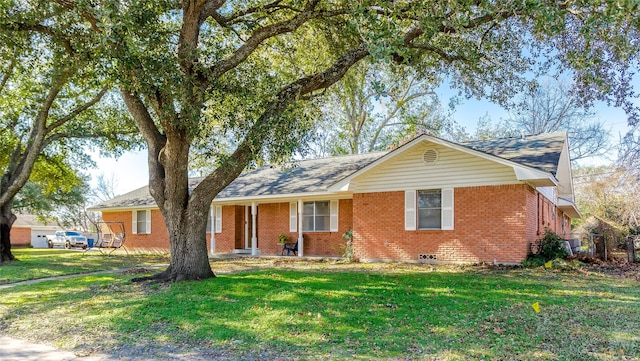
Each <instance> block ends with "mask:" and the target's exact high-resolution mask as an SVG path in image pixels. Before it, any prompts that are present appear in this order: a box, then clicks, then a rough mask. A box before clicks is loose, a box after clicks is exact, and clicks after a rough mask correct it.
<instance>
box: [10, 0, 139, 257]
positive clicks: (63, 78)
mask: <svg viewBox="0 0 640 361" xmlns="http://www.w3.org/2000/svg"><path fill="white" fill-rule="evenodd" d="M56 7H57V6H56ZM56 15H59V11H58V10H56V9H54V8H51V7H46V6H44V7H42V6H36V5H35V4H31V3H29V2H22V1H18V2H13V1H0V263H2V262H4V261H10V260H13V259H14V256H13V254H12V252H11V240H10V231H11V227H12V225H13V223H14V221H15V219H16V216H15V214H14V212H13V207H14V204H15V203H16V202H17V203H18V204H17V206H18V208H26V209H29V208H32V207H27V206H25V204H29V203H31V204H32V203H34V202H35V201H36V200H34V199H28V198H29V196H30V195H31V194H33V193H32V192H31V191H32V190H33V189H34V187H35V188H37V189H39V190H40V191H42V192H44V193H45V194H48V195H54V194H60V193H61V192H63V193H64V192H65V191H69V190H71V188H73V187H74V186H77V185H78V184H80V183H81V179H80V178H79V177H78V176H77V174H76V172H77V171H76V169H78V168H79V167H80V166H86V165H87V163H88V162H90V161H89V160H88V158H87V157H86V155H85V154H84V152H83V151H82V149H83V146H84V145H85V144H87V142H86V140H87V139H93V140H94V144H96V145H98V144H99V145H100V146H101V147H102V148H103V149H105V151H106V150H107V149H115V148H114V147H125V148H127V147H129V145H130V144H131V142H130V141H131V139H132V138H131V137H123V135H127V134H135V133H134V132H133V131H134V130H135V127H134V126H133V124H132V122H130V121H128V119H130V118H129V117H127V116H123V113H122V112H121V111H118V108H120V109H122V108H123V107H122V106H120V107H118V106H117V101H115V102H112V103H110V105H108V106H104V107H100V108H97V107H96V105H97V104H98V103H99V102H100V101H101V100H104V98H105V94H107V91H108V89H109V87H110V82H109V80H108V78H107V77H105V76H101V75H100V73H104V72H102V71H101V70H100V69H101V66H102V65H101V64H98V63H96V62H95V61H94V59H95V55H96V54H95V53H92V52H91V51H90V50H89V49H90V48H92V47H87V44H86V43H84V41H85V40H86V39H85V38H84V37H83V36H82V34H83V32H82V30H81V28H74V27H73V23H74V21H73V19H68V18H66V19H65V18H63V17H59V16H56ZM52 17H56V21H50V19H51V18H52ZM104 74H107V73H104ZM111 85H112V84H111ZM115 100H119V99H118V98H115ZM120 103H121V101H120ZM125 115H126V114H125ZM29 181H31V182H32V185H33V186H34V187H30V188H29V189H24V187H25V185H27V184H29V183H28V182H29ZM23 189H24V191H23ZM21 191H23V194H22V197H21V198H20V197H18V196H19V195H20V194H19V192H21ZM17 197H18V198H17Z"/></svg>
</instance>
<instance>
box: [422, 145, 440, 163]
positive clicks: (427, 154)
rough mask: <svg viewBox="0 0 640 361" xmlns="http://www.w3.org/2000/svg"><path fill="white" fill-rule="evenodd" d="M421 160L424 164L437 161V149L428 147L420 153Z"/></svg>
mask: <svg viewBox="0 0 640 361" xmlns="http://www.w3.org/2000/svg"><path fill="white" fill-rule="evenodd" d="M422 161H423V162H424V163H425V164H435V163H436V162H437V161H438V151H437V150H435V149H433V148H429V149H427V150H425V151H424V153H422Z"/></svg>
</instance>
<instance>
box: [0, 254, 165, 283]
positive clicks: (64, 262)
mask: <svg viewBox="0 0 640 361" xmlns="http://www.w3.org/2000/svg"><path fill="white" fill-rule="evenodd" d="M11 251H12V253H13V255H14V256H15V257H16V258H17V259H18V261H14V262H10V263H6V264H4V265H2V266H0V285H2V284H7V283H15V282H20V281H27V280H33V279H38V278H46V277H54V276H64V275H70V274H78V273H87V272H95V271H104V270H111V269H119V268H129V267H134V266H144V265H152V264H157V263H169V256H168V255H166V254H160V253H158V254H139V253H136V254H131V255H127V254H126V253H124V251H118V253H117V254H113V255H111V256H109V257H107V256H105V255H102V254H101V253H100V252H96V251H89V252H84V251H82V250H79V249H78V250H65V249H57V248H54V249H48V248H46V249H41V248H40V249H38V248H16V249H12V250H11Z"/></svg>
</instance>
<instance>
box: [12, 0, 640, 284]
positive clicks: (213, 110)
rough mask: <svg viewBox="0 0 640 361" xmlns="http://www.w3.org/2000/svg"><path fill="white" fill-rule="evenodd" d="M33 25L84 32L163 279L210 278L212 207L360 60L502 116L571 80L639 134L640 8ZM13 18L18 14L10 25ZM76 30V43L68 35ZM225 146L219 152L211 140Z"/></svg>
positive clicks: (238, 11) (412, 9) (531, 6)
mask: <svg viewBox="0 0 640 361" xmlns="http://www.w3.org/2000/svg"><path fill="white" fill-rule="evenodd" d="M32 6H33V7H34V8H38V7H43V8H45V9H47V11H43V12H44V13H48V14H51V15H50V16H49V17H48V18H47V19H46V20H42V21H41V22H39V23H38V24H51V23H58V22H60V21H61V20H62V19H67V18H73V19H77V23H76V24H74V26H72V27H69V28H71V29H82V31H84V30H85V29H86V30H88V29H90V30H93V32H94V34H93V35H92V36H90V37H87V39H85V41H88V42H94V45H96V46H97V45H99V44H106V45H108V46H109V48H108V49H105V53H104V61H105V63H106V64H108V65H109V69H110V70H112V71H113V72H114V73H116V74H117V78H118V79H119V80H120V82H119V85H120V89H121V93H122V96H123V98H124V100H125V103H126V104H127V107H128V108H129V111H130V113H131V114H132V116H133V118H134V119H135V121H136V123H137V125H138V127H139V129H140V131H141V132H142V135H143V136H144V138H145V141H146V143H147V145H148V151H149V157H148V159H149V174H150V180H149V187H150V192H151V195H152V196H153V198H154V199H155V201H156V203H157V205H158V207H159V209H160V211H161V212H162V214H163V216H164V219H165V223H166V225H167V229H168V235H169V239H170V243H171V254H172V257H171V263H170V265H169V267H168V268H167V270H166V271H165V272H163V273H161V274H159V275H158V277H157V278H161V279H171V280H181V279H201V278H206V277H212V276H214V275H213V272H212V271H211V268H210V265H209V262H208V259H207V248H206V242H205V229H206V218H207V217H206V215H207V214H208V211H209V207H210V204H211V201H212V200H213V198H214V197H215V195H216V194H218V192H220V190H222V189H223V188H224V187H225V186H226V185H228V184H229V183H230V182H231V181H232V180H233V179H235V178H236V177H237V176H238V175H239V174H240V172H242V170H243V169H245V167H247V165H249V164H251V163H252V162H255V161H256V159H266V160H268V161H272V162H273V161H279V160H283V159H286V158H287V157H288V156H289V154H290V153H291V152H293V151H295V150H298V149H299V147H300V145H301V144H304V142H305V141H306V140H308V138H307V137H308V134H309V130H310V129H311V128H312V125H313V118H312V115H314V112H315V110H316V109H317V108H316V109H314V107H313V106H310V105H313V99H314V98H315V97H317V96H318V95H320V94H321V92H322V91H323V90H324V89H326V88H328V87H330V86H331V85H333V84H334V83H336V82H338V81H339V80H340V79H341V78H342V77H343V76H344V75H345V74H346V72H347V71H348V70H349V68H351V67H352V66H354V65H356V64H357V63H359V62H360V61H361V60H363V59H365V58H370V59H372V60H373V61H374V62H376V61H377V62H382V63H386V62H395V63H396V64H399V65H403V66H409V67H411V68H413V70H414V71H416V72H417V73H422V74H430V73H431V74H433V73H436V74H444V75H446V77H447V79H448V80H449V83H450V84H451V85H452V86H453V87H455V88H458V89H461V90H462V91H463V92H464V93H465V94H467V95H469V96H475V97H478V98H486V99H490V100H492V101H495V102H498V103H501V104H504V103H507V102H508V100H509V99H511V98H513V96H514V95H515V94H517V93H518V92H521V91H523V90H524V89H526V88H527V87H529V85H530V82H531V80H530V79H531V76H534V77H535V76H538V75H541V74H546V73H548V72H570V75H571V76H572V78H573V83H574V85H575V89H576V91H577V92H576V94H578V95H579V96H580V98H581V99H583V101H586V102H589V101H593V100H594V99H600V100H605V101H611V102H616V101H617V102H620V104H622V105H623V106H624V107H625V108H626V110H627V111H628V114H629V115H630V118H631V119H637V109H635V108H634V107H633V105H632V104H631V103H630V99H629V98H630V97H632V96H633V93H632V88H631V87H629V79H630V78H629V76H628V72H627V70H628V69H630V68H633V67H637V66H638V47H639V42H638V29H639V23H638V22H639V21H640V19H639V18H638V17H637V16H635V15H634V14H636V13H637V12H638V4H637V3H635V2H632V1H613V2H609V1H607V2H605V1H602V2H600V1H595V2H587V3H583V2H546V1H541V2H537V1H527V2H521V1H518V2H510V1H507V2H434V1H393V2H379V1H367V0H365V1H359V2H356V3H354V2H352V1H342V0H338V1H323V0H288V1H287V0H272V1H259V0H252V1H246V2H239V1H225V0H183V1H180V2H176V1H158V2H154V3H146V2H129V1H112V0H91V1H88V0H51V1H50V2H42V1H41V2H34V3H33V4H32ZM16 11H18V12H20V11H21V10H20V9H18V10H16ZM76 31H80V30H76ZM203 136H207V137H208V138H209V139H211V148H212V149H219V150H221V151H220V152H219V153H218V152H215V154H211V155H212V156H213V157H214V159H215V163H214V164H215V165H216V167H215V169H214V170H213V171H212V172H211V173H209V174H206V175H205V176H204V178H203V179H202V181H201V182H200V183H199V184H198V185H197V186H196V187H195V188H194V189H192V190H190V189H189V182H188V169H189V153H190V151H191V145H192V144H193V143H194V140H196V139H200V138H201V137H203ZM216 139H218V141H219V142H221V143H225V144H224V146H220V144H217V143H216V142H215V140H216Z"/></svg>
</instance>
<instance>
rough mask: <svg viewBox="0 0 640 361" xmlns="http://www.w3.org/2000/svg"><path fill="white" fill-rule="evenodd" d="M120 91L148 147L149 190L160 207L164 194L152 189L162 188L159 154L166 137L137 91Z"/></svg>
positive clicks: (162, 173)
mask: <svg viewBox="0 0 640 361" xmlns="http://www.w3.org/2000/svg"><path fill="white" fill-rule="evenodd" d="M120 93H121V94H122V98H123V99H124V102H125V104H126V105H127V108H128V109H129V112H130V113H131V116H132V117H133V119H134V120H135V122H136V124H137V125H138V129H140V132H141V133H142V136H143V137H144V139H145V140H146V142H147V146H148V147H149V150H148V154H149V158H148V160H147V162H148V164H149V185H150V187H149V190H150V192H151V195H152V196H153V198H154V199H155V200H156V202H158V207H160V208H161V209H162V206H163V203H164V200H165V197H164V194H155V193H154V190H155V189H163V188H164V187H163V186H162V184H163V183H164V177H165V171H164V166H163V165H162V163H161V162H160V154H161V152H162V149H164V146H165V145H166V142H167V139H166V137H165V136H164V135H162V133H160V131H159V130H158V128H157V127H156V125H155V123H154V121H153V118H152V117H151V114H149V111H148V110H147V107H146V106H145V105H144V103H143V102H142V99H141V98H140V96H139V95H138V94H137V93H133V92H129V91H127V90H126V89H124V88H120Z"/></svg>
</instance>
